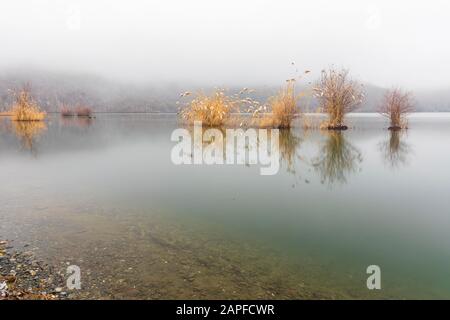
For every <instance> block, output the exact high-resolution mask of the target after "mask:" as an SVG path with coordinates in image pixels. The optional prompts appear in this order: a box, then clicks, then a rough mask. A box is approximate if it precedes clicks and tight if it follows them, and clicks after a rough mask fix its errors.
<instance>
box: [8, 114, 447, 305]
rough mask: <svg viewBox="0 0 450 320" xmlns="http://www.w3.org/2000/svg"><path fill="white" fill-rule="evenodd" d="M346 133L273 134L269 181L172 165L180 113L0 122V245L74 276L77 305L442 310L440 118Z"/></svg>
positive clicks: (443, 159) (243, 170) (253, 174)
mask: <svg viewBox="0 0 450 320" xmlns="http://www.w3.org/2000/svg"><path fill="white" fill-rule="evenodd" d="M348 122H349V124H350V129H349V130H347V131H345V132H342V133H339V132H325V131H320V130H303V129H301V128H294V129H291V130H290V131H286V130H284V131H281V132H280V146H279V149H280V157H281V159H280V166H281V167H280V170H279V171H278V173H277V174H275V175H267V176H264V175H261V174H260V171H259V169H260V166H259V165H175V164H174V163H173V162H172V161H171V150H172V148H173V147H174V145H175V144H176V143H175V142H173V141H171V139H170V137H171V134H172V132H173V130H174V129H176V128H178V127H179V124H178V123H177V118H176V116H175V115H170V114H160V115H152V114H97V115H96V118H95V119H81V118H80V119H77V118H60V117H59V116H58V115H50V116H49V118H48V119H47V121H46V122H45V123H12V122H10V121H9V119H7V118H6V117H3V118H2V117H0V168H1V170H0V181H1V184H0V204H1V206H0V238H2V239H10V240H13V242H12V243H13V245H14V247H15V249H16V250H33V251H34V252H35V253H36V254H37V255H38V256H39V257H41V258H42V259H43V260H45V261H46V262H48V263H50V264H52V265H55V266H57V267H59V268H61V270H63V268H64V267H65V266H67V265H69V264H75V265H78V266H79V267H80V268H81V273H82V279H81V281H82V289H81V290H79V291H78V292H76V293H74V294H73V296H74V297H77V298H115V299H125V298H130V299H207V298H210V299H222V298H223V299H237V298H244V299H320V298H324V299H349V298H350V299H353V298H358V299H379V298H413V299H414V298H447V299H448V298H450V232H449V228H450V196H449V195H448V192H449V189H450V188H449V187H450V169H446V168H447V166H448V165H449V164H450V149H449V141H450V114H446V113H441V114H413V115H411V117H410V126H409V130H407V131H405V132H390V131H388V130H387V129H386V127H387V125H386V121H385V119H383V118H381V117H380V116H378V115H374V114H353V115H350V116H349V118H348ZM370 265H377V266H379V267H380V269H381V285H382V288H381V290H368V288H367V286H366V280H367V277H368V276H369V275H368V274H367V273H366V269H367V267H368V266H370Z"/></svg>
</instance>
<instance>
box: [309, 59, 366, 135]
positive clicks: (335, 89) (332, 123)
mask: <svg viewBox="0 0 450 320" xmlns="http://www.w3.org/2000/svg"><path fill="white" fill-rule="evenodd" d="M313 90H314V95H315V97H316V98H317V99H318V100H319V103H320V108H321V110H322V112H325V113H327V114H328V116H329V119H328V121H327V122H325V123H324V124H323V125H322V127H324V128H327V129H330V130H345V129H347V126H346V125H345V124H344V117H345V114H346V113H348V112H351V111H353V110H355V109H356V108H357V107H358V106H359V105H360V104H361V103H362V101H363V99H364V93H363V90H362V86H361V85H360V84H358V83H357V82H355V81H353V80H351V79H350V78H349V76H348V70H345V69H343V70H339V71H338V70H335V69H333V68H330V69H329V70H322V75H321V78H320V80H319V82H318V83H317V85H316V87H315V88H314V89H313Z"/></svg>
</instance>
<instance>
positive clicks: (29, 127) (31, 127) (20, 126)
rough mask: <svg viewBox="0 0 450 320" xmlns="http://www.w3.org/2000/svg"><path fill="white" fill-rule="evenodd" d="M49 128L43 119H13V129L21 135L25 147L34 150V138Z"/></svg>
mask: <svg viewBox="0 0 450 320" xmlns="http://www.w3.org/2000/svg"><path fill="white" fill-rule="evenodd" d="M45 129H47V126H46V125H45V122H42V121H31V122H24V121H13V131H14V133H15V134H16V135H17V137H19V139H20V141H21V143H22V145H23V147H24V148H26V149H29V150H32V149H33V144H34V139H35V138H36V137H37V136H38V135H39V134H40V133H41V132H42V131H43V130H45Z"/></svg>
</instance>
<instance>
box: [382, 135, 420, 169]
mask: <svg viewBox="0 0 450 320" xmlns="http://www.w3.org/2000/svg"><path fill="white" fill-rule="evenodd" d="M389 133H390V136H389V139H387V140H386V141H383V142H381V143H380V144H379V148H380V151H381V152H382V154H383V158H384V160H385V162H386V163H387V164H388V165H389V166H390V167H392V168H398V167H400V166H402V165H406V164H407V163H408V159H409V157H408V156H409V154H410V153H411V151H412V148H411V147H410V145H409V144H407V143H406V142H404V141H402V135H403V131H401V130H389Z"/></svg>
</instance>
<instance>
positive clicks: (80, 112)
mask: <svg viewBox="0 0 450 320" xmlns="http://www.w3.org/2000/svg"><path fill="white" fill-rule="evenodd" d="M76 113H77V116H78V117H91V116H92V109H91V108H89V107H86V106H83V107H78V108H77V110H76Z"/></svg>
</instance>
